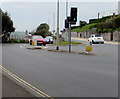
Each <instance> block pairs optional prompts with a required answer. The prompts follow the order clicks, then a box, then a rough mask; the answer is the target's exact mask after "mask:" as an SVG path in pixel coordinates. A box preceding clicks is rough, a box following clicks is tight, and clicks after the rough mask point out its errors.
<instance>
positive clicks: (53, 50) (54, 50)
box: [47, 49, 96, 56]
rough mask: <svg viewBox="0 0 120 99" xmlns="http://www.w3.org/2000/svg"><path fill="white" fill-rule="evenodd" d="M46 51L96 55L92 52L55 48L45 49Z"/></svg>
mask: <svg viewBox="0 0 120 99" xmlns="http://www.w3.org/2000/svg"><path fill="white" fill-rule="evenodd" d="M47 51H51V52H59V53H71V54H80V55H91V56H96V54H94V53H92V52H78V51H71V52H69V51H67V50H56V49H47Z"/></svg>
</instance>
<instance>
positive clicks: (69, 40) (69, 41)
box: [68, 22, 71, 53]
mask: <svg viewBox="0 0 120 99" xmlns="http://www.w3.org/2000/svg"><path fill="white" fill-rule="evenodd" d="M68 34H69V37H68V38H69V39H68V43H69V53H70V52H71V23H70V22H69V33H68Z"/></svg>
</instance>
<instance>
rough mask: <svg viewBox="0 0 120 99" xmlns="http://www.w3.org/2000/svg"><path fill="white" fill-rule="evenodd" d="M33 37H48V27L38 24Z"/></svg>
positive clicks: (49, 33)
mask: <svg viewBox="0 0 120 99" xmlns="http://www.w3.org/2000/svg"><path fill="white" fill-rule="evenodd" d="M34 35H41V36H42V37H46V36H50V35H51V32H49V25H48V24H46V23H43V24H40V25H39V26H38V28H37V30H36V32H35V33H34Z"/></svg>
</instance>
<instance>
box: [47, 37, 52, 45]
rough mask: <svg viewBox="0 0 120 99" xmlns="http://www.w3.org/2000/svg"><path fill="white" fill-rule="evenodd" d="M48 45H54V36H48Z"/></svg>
mask: <svg viewBox="0 0 120 99" xmlns="http://www.w3.org/2000/svg"><path fill="white" fill-rule="evenodd" d="M45 40H46V43H47V44H53V37H52V36H47V37H46V38H45Z"/></svg>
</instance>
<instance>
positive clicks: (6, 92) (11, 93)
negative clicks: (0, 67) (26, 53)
mask: <svg viewBox="0 0 120 99" xmlns="http://www.w3.org/2000/svg"><path fill="white" fill-rule="evenodd" d="M7 97H9V98H10V97H23V98H24V97H34V99H35V96H34V95H32V94H31V93H30V92H28V91H27V90H26V89H25V88H23V87H22V86H20V85H18V84H17V83H16V82H15V81H13V80H11V79H10V78H9V77H7V76H6V75H4V74H2V98H4V99H7ZM30 99H31V98H30ZM36 99H37V98H36Z"/></svg>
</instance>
